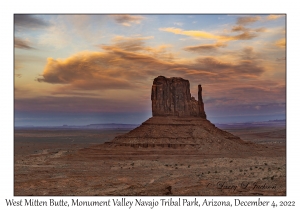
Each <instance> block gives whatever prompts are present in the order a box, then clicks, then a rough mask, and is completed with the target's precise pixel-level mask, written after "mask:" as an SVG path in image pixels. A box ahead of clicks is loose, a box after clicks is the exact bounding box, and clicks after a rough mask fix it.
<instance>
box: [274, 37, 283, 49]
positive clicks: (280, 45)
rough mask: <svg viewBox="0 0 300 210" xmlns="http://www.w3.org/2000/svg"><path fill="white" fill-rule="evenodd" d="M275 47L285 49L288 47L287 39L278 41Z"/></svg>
mask: <svg viewBox="0 0 300 210" xmlns="http://www.w3.org/2000/svg"><path fill="white" fill-rule="evenodd" d="M275 45H276V46H277V47H281V48H285V46H286V41H285V38H282V39H280V40H278V41H276V42H275Z"/></svg>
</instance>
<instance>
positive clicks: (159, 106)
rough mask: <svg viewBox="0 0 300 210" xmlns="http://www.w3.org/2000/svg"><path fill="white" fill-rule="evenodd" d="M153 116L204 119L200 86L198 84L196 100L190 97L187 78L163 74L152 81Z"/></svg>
mask: <svg viewBox="0 0 300 210" xmlns="http://www.w3.org/2000/svg"><path fill="white" fill-rule="evenodd" d="M151 100H152V115H153V116H178V117H201V118H204V119H206V114H205V112H204V104H203V101H202V87H201V85H198V101H197V100H196V99H195V98H194V97H191V93H190V83H189V81H188V80H185V79H182V78H179V77H171V78H166V77H164V76H159V77H156V78H155V79H154V81H153V85H152V92H151Z"/></svg>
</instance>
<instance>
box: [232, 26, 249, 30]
mask: <svg viewBox="0 0 300 210" xmlns="http://www.w3.org/2000/svg"><path fill="white" fill-rule="evenodd" d="M231 30H232V31H246V30H247V29H246V28H245V27H244V26H242V25H235V26H233V27H232V29H231Z"/></svg>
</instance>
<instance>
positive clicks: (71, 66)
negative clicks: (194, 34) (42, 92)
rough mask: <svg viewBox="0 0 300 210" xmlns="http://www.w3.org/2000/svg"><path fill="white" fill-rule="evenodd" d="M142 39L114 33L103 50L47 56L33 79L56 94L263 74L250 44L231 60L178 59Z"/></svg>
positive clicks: (217, 45)
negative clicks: (158, 80)
mask: <svg viewBox="0 0 300 210" xmlns="http://www.w3.org/2000/svg"><path fill="white" fill-rule="evenodd" d="M147 39H148V38H143V37H136V38H126V37H116V38H115V39H113V40H114V43H113V44H112V45H104V46H101V48H102V50H103V52H91V51H84V52H81V53H77V54H74V55H72V56H70V57H69V58H66V59H53V58H48V60H47V64H46V66H45V68H44V71H43V73H42V75H41V77H39V78H38V79H37V81H39V82H46V83H51V84H61V85H63V86H59V87H57V88H56V89H55V90H54V92H53V93H54V94H58V93H60V92H64V91H68V92H72V91H78V90H109V89H110V90H112V89H123V90H125V89H130V90H134V89H139V88H144V87H147V85H146V84H148V83H149V82H150V83H151V81H152V80H153V78H155V77H157V76H158V75H166V76H181V77H185V78H187V79H190V78H191V79H193V77H194V76H196V78H201V80H203V81H205V82H216V81H223V82H224V81H227V82H229V81H231V80H235V79H237V78H252V79H253V78H257V77H259V76H260V75H261V74H262V73H263V72H264V67H262V66H261V65H260V64H259V62H258V61H256V57H257V56H258V54H257V53H256V52H254V50H253V49H252V48H245V49H244V50H243V51H241V52H240V54H237V55H236V59H235V60H231V61H224V60H222V59H221V58H218V57H213V56H205V57H198V58H197V59H194V60H179V59H176V57H174V56H173V55H172V54H171V53H168V52H166V51H165V47H164V46H160V47H157V48H153V47H148V46H146V45H145V43H144V41H145V40H147ZM222 46H225V45H224V44H221V43H216V44H215V45H212V46H204V47H203V46H197V47H198V48H194V49H193V48H192V47H190V50H194V51H197V50H199V49H201V48H202V49H203V48H208V49H210V48H213V47H222ZM170 54H171V55H170Z"/></svg>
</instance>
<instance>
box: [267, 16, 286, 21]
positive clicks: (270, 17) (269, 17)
mask: <svg viewBox="0 0 300 210" xmlns="http://www.w3.org/2000/svg"><path fill="white" fill-rule="evenodd" d="M284 16H285V15H268V16H267V20H276V19H278V18H281V17H284Z"/></svg>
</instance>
